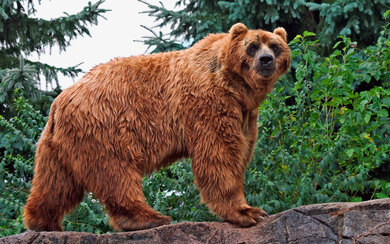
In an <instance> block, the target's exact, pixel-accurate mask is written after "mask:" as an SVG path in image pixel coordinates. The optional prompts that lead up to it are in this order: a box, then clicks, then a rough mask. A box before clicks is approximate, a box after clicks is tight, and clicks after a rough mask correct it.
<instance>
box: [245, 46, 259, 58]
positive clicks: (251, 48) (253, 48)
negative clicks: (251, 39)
mask: <svg viewBox="0 0 390 244" xmlns="http://www.w3.org/2000/svg"><path fill="white" fill-rule="evenodd" d="M258 49H259V45H258V44H256V43H251V44H249V47H248V48H247V49H246V53H247V54H248V56H249V57H254V56H255V54H256V52H257V50H258Z"/></svg>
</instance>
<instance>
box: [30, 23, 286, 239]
mask: <svg viewBox="0 0 390 244" xmlns="http://www.w3.org/2000/svg"><path fill="white" fill-rule="evenodd" d="M289 66H290V50H289V47H288V45H287V38H286V31H285V30H284V29H283V28H277V29H275V30H274V32H273V33H271V32H267V31H264V30H248V29H247V27H246V26H245V25H243V24H241V23H238V24H235V25H234V26H232V28H231V29H230V31H229V33H222V34H211V35H209V36H207V37H205V38H204V39H203V40H201V41H199V42H198V43H196V44H195V45H194V46H192V47H191V48H189V49H186V50H181V51H174V52H167V53H157V54H151V55H141V56H136V57H127V58H116V59H113V60H111V61H110V62H108V63H105V64H100V65H98V66H96V67H94V68H93V69H92V70H91V71H89V72H88V73H87V74H86V75H85V76H84V77H83V78H81V80H80V81H78V82H76V83H75V84H73V85H72V86H71V87H69V88H68V89H66V90H64V91H63V92H62V93H61V94H60V95H59V96H58V97H57V98H56V99H55V100H54V102H53V104H52V106H51V109H50V115H49V118H48V122H47V124H46V127H45V129H44V131H43V133H42V136H41V138H40V140H39V142H38V145H37V152H36V158H35V169H34V171H35V175H34V179H33V182H32V188H31V194H30V195H29V198H28V200H27V204H26V207H25V210H24V222H25V225H26V227H27V228H28V229H32V230H38V231H59V230H62V227H61V222H62V219H63V216H64V214H65V213H67V212H69V211H70V210H72V209H74V207H75V206H76V205H77V204H78V203H80V201H81V200H82V198H83V195H84V192H85V191H88V192H92V193H94V194H95V196H96V197H97V198H98V199H99V201H100V202H101V203H102V204H104V205H105V206H106V209H107V211H108V214H109V216H110V224H111V225H112V227H113V228H114V229H117V230H139V229H146V228H151V227H155V226H159V225H164V224H169V223H170V221H171V218H170V217H168V216H163V215H161V214H160V213H158V212H155V211H154V210H153V209H152V208H151V207H150V206H149V205H148V204H147V203H146V201H145V196H144V194H143V191H142V186H141V182H142V177H143V175H145V174H150V173H152V172H153V171H154V170H158V169H160V168H162V167H165V166H167V165H169V164H171V163H173V162H175V161H176V160H178V159H180V158H184V157H190V158H191V159H192V170H193V174H194V178H195V184H196V185H197V187H198V188H199V190H200V194H201V199H202V202H204V203H206V204H207V206H208V207H209V209H210V210H211V211H212V212H213V213H215V214H216V215H217V216H219V217H220V218H222V219H223V220H226V221H228V222H231V223H234V224H237V225H239V226H251V225H254V224H256V223H257V222H259V221H261V220H262V219H263V218H264V217H265V216H267V214H266V213H265V212H264V211H263V210H262V209H259V208H254V207H250V206H249V205H248V204H247V202H246V200H245V196H244V191H243V175H244V170H245V169H246V166H247V164H248V163H249V162H250V160H251V156H252V152H253V147H254V143H255V141H256V136H257V122H256V119H257V115H258V109H257V107H258V106H259V104H260V103H261V102H262V101H263V100H264V99H265V97H266V95H267V93H269V92H271V90H272V88H273V85H274V83H275V82H276V81H277V79H278V78H279V77H280V76H281V75H282V74H283V73H285V72H286V71H287V70H288V68H289Z"/></svg>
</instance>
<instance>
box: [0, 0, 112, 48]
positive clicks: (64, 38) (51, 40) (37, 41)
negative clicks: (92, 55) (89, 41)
mask: <svg viewBox="0 0 390 244" xmlns="http://www.w3.org/2000/svg"><path fill="white" fill-rule="evenodd" d="M103 2H104V0H99V1H98V2H96V3H95V4H93V5H92V4H91V3H90V2H89V4H88V6H86V7H84V9H83V10H82V11H81V12H79V13H77V14H74V15H67V16H65V17H59V18H56V19H52V20H44V19H41V18H30V17H29V16H28V14H26V13H24V12H23V11H16V10H15V9H11V8H9V9H8V11H6V13H7V14H8V15H9V19H8V20H7V23H6V25H5V26H4V28H3V29H4V34H3V35H0V44H2V47H1V49H7V50H8V51H7V53H8V54H10V55H15V56H16V55H19V54H20V53H21V52H22V50H23V52H24V53H25V54H27V55H28V54H30V53H32V52H37V53H42V52H44V49H45V47H47V46H49V47H50V48H52V47H53V46H54V45H59V48H60V50H61V51H63V50H65V48H66V47H67V46H69V45H70V41H71V40H73V39H75V38H76V37H77V36H80V35H81V36H82V35H84V34H87V35H89V36H90V33H89V30H88V29H87V28H86V25H87V24H92V25H97V19H98V17H102V18H105V17H104V16H103V15H102V14H103V13H105V12H107V11H110V10H107V9H100V8H99V7H100V5H101V4H102V3H103ZM6 10H7V9H6ZM0 12H1V11H0Z"/></svg>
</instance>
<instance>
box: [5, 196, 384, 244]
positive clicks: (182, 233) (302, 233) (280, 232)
mask: <svg viewBox="0 0 390 244" xmlns="http://www.w3.org/2000/svg"><path fill="white" fill-rule="evenodd" d="M0 243H299V244H302V243H376V244H377V243H390V199H381V200H372V201H367V202H360V203H326V204H314V205H308V206H301V207H297V208H294V209H290V210H287V211H284V212H281V213H278V214H275V215H272V216H270V217H269V218H267V219H266V220H265V221H263V222H262V223H259V224H258V225H256V226H253V227H250V228H239V227H237V226H234V225H232V224H229V223H219V222H182V223H178V224H171V225H166V226H160V227H157V228H154V229H149V230H142V231H134V232H118V233H113V234H105V235H95V234H91V233H85V232H34V231H27V232H24V233H22V234H19V235H14V236H8V237H5V238H2V239H0Z"/></svg>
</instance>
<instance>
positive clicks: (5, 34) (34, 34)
mask: <svg viewBox="0 0 390 244" xmlns="http://www.w3.org/2000/svg"><path fill="white" fill-rule="evenodd" d="M102 3H103V0H100V1H98V2H96V3H95V4H91V3H89V4H88V6H86V7H85V8H84V9H83V10H82V11H81V12H79V13H77V14H74V15H69V14H67V13H65V14H66V16H64V17H59V18H55V19H51V20H44V19H41V18H35V17H33V15H34V13H35V12H36V9H35V7H34V5H35V4H36V2H34V1H32V0H7V1H1V4H0V104H1V105H0V114H1V115H3V116H5V117H6V118H9V117H12V116H13V114H12V109H11V107H12V101H13V97H12V92H13V91H14V90H15V89H17V88H23V90H24V95H25V96H26V97H27V98H29V99H32V102H33V103H35V102H37V101H38V100H39V99H40V97H41V95H43V93H44V92H42V91H41V90H40V89H39V87H38V86H37V85H38V82H37V81H39V80H41V78H42V76H43V77H44V78H45V80H46V86H48V85H51V86H52V87H53V84H54V85H55V87H56V88H57V89H59V88H60V86H59V83H58V73H61V74H63V75H66V76H70V77H76V76H77V75H78V74H79V73H80V72H81V69H79V68H77V66H78V65H75V66H72V67H68V68H59V67H54V66H51V65H49V64H44V63H41V62H32V61H30V60H28V59H23V58H21V56H22V55H24V56H29V55H30V54H32V53H37V54H41V53H44V52H45V50H46V48H47V47H49V48H50V49H51V48H52V47H53V46H54V45H57V46H58V47H59V49H60V51H65V49H66V47H68V46H69V45H70V42H71V41H72V40H73V39H75V38H76V37H77V36H80V35H84V34H87V35H89V34H90V33H89V31H88V28H87V25H88V24H95V25H96V24H97V19H98V18H99V17H103V16H102V14H103V13H105V12H107V11H108V10H105V9H100V8H99V7H100V5H101V4H102ZM38 4H40V1H38ZM43 101H44V100H43ZM41 102H42V100H41ZM10 112H11V114H8V113H10Z"/></svg>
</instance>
